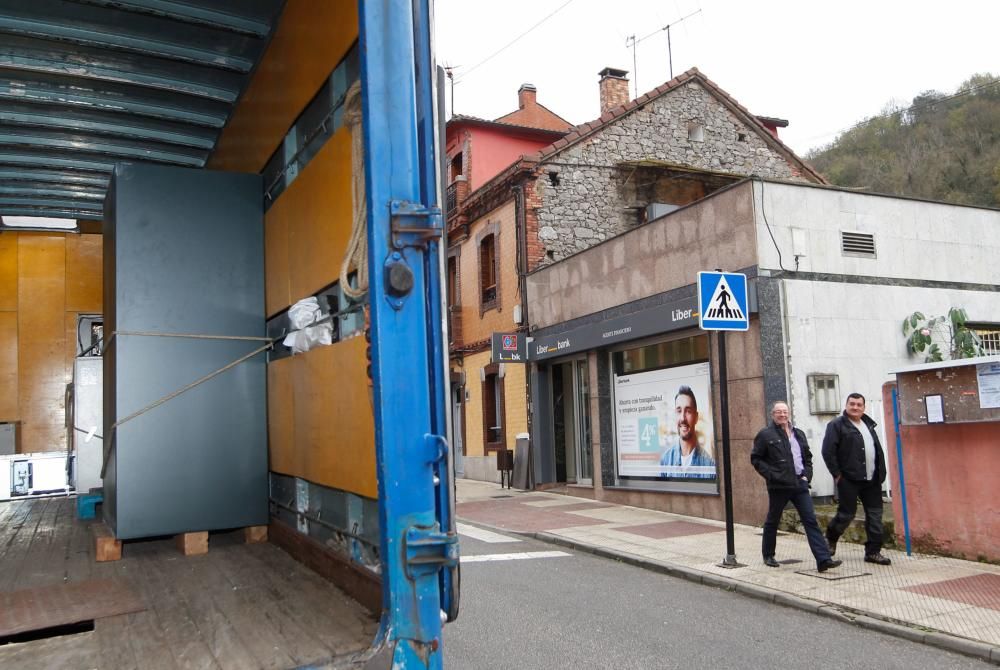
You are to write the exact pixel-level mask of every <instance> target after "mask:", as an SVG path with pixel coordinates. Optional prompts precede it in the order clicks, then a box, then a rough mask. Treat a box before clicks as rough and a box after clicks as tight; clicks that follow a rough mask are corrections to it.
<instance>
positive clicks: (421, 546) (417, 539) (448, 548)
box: [406, 524, 458, 579]
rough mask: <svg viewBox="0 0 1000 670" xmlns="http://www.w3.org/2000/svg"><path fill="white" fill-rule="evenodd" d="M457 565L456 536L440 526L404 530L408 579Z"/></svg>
mask: <svg viewBox="0 0 1000 670" xmlns="http://www.w3.org/2000/svg"><path fill="white" fill-rule="evenodd" d="M456 565H458V534H457V533H445V532H442V531H441V530H440V526H438V525H437V524H434V525H433V526H430V527H427V526H410V527H409V528H407V529H406V576H407V577H408V578H409V579H415V578H417V577H424V576H427V575H430V574H433V573H436V572H437V571H439V570H440V569H442V568H446V567H454V566H456Z"/></svg>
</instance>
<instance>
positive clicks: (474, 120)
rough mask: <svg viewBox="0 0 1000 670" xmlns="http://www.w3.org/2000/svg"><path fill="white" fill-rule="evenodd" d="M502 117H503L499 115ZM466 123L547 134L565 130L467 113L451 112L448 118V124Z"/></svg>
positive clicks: (561, 132) (558, 133)
mask: <svg viewBox="0 0 1000 670" xmlns="http://www.w3.org/2000/svg"><path fill="white" fill-rule="evenodd" d="M501 118H503V117H501ZM453 123H454V124H460V123H466V124H469V125H472V126H487V127H497V128H502V129H509V130H520V131H522V132H530V133H535V134H539V133H540V134H549V135H559V136H561V135H565V134H566V131H565V130H552V129H550V128H536V127H535V126H522V125H520V124H518V123H508V122H506V121H500V120H491V119H484V118H481V117H478V116H469V115H467V114H453V115H452V117H451V118H450V119H448V125H449V126H450V125H452V124H453Z"/></svg>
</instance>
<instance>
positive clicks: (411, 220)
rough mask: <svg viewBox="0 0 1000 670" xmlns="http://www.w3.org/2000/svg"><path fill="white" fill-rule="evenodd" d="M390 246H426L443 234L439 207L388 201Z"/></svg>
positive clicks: (399, 247)
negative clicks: (390, 233)
mask: <svg viewBox="0 0 1000 670" xmlns="http://www.w3.org/2000/svg"><path fill="white" fill-rule="evenodd" d="M389 213H390V221H391V224H390V226H391V230H392V246H393V248H395V249H403V248H404V247H417V248H426V247H427V243H428V242H430V241H431V240H436V239H440V238H441V236H442V235H443V234H444V219H443V218H442V217H441V208H440V207H424V206H423V205H421V204H420V203H418V202H409V201H407V200H392V201H390V202H389Z"/></svg>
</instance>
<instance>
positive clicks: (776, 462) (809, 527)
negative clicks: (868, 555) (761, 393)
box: [750, 402, 841, 572]
mask: <svg viewBox="0 0 1000 670" xmlns="http://www.w3.org/2000/svg"><path fill="white" fill-rule="evenodd" d="M771 419H772V421H771V423H770V424H768V426H767V427H766V428H764V430H762V431H760V432H759V433H757V437H755V438H754V440H753V449H752V450H751V451H750V462H751V463H752V464H753V467H754V468H755V469H756V470H757V472H759V473H760V474H761V476H762V477H763V478H764V479H765V480H767V498H768V509H767V519H766V520H765V521H764V541H763V543H762V545H761V550H762V552H763V554H764V565H767V566H768V567H771V568H777V567H779V565H780V563H778V562H777V561H776V560H774V549H775V546H776V545H777V542H778V522H779V521H781V513H782V512H783V511H784V509H785V506H786V505H787V504H788V502H789V501H791V502H792V504H793V505H795V509H796V510H797V511H798V513H799V518H801V519H802V525H803V526H804V527H805V529H806V538H807V539H808V540H809V548H810V549H811V550H812V554H813V556H814V557H815V558H816V569H817V570H819V571H820V572H826V571H827V570H829V569H830V568H835V567H837V566H838V565H840V563H841V562H840V561H837V560H834V559H833V557H832V555H831V553H830V548H829V547H828V546H827V544H826V542H825V541H824V540H823V531H821V530H820V529H819V524H818V523H817V522H816V513H815V512H814V511H813V504H812V496H810V495H809V480H810V479H812V452H810V451H809V443H808V442H807V441H806V435H805V433H803V432H802V431H801V430H799V429H798V428H794V427H792V422H791V420H790V417H789V412H788V405H787V404H786V403H784V402H776V403H774V405H773V406H772V407H771Z"/></svg>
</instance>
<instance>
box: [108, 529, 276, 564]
mask: <svg viewBox="0 0 1000 670" xmlns="http://www.w3.org/2000/svg"><path fill="white" fill-rule="evenodd" d="M92 529H93V533H94V542H95V546H94V556H95V558H96V559H97V561H98V562H99V563H102V562H105V561H120V560H121V558H122V541H121V540H119V539H117V538H116V537H115V536H114V533H112V532H111V529H110V528H108V527H107V525H105V524H104V523H103V522H100V523H95V524H93V526H92ZM243 541H244V542H245V543H247V544H259V543H261V542H267V526H247V527H246V528H244V529H243ZM174 542H175V543H176V544H177V549H178V551H180V552H181V553H182V554H183V555H185V556H200V555H202V554H207V553H208V531H207V530H202V531H196V532H192V533H179V534H178V535H175V536H174Z"/></svg>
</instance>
